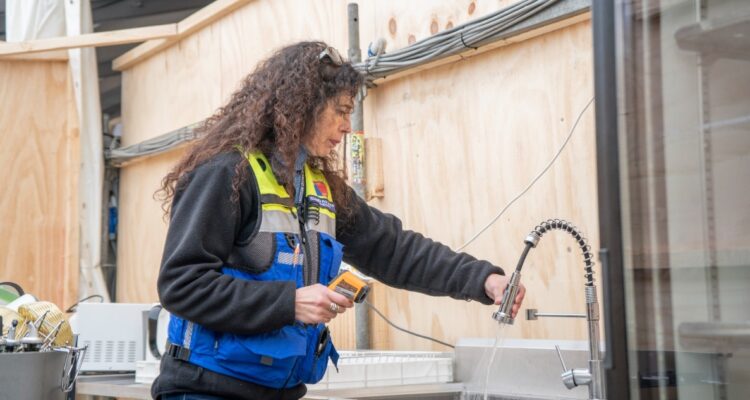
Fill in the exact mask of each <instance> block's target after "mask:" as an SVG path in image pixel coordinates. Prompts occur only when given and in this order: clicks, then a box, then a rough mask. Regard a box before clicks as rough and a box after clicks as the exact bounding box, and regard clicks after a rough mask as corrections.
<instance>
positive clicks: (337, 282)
mask: <svg viewBox="0 0 750 400" xmlns="http://www.w3.org/2000/svg"><path fill="white" fill-rule="evenodd" d="M328 288H329V289H331V290H333V291H334V292H336V293H341V294H342V295H344V296H346V298H348V299H349V300H351V301H353V302H355V303H361V302H363V301H365V297H367V294H368V293H369V292H370V286H369V285H368V284H367V282H365V281H364V280H362V279H360V278H359V277H357V275H355V274H353V273H352V272H351V271H343V272H341V273H339V274H338V275H337V276H336V277H335V278H333V280H332V281H331V283H329V284H328Z"/></svg>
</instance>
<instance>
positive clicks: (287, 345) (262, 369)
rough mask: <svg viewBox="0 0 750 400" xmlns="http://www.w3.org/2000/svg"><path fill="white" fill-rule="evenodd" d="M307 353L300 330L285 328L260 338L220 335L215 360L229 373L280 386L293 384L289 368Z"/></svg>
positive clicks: (305, 343) (256, 336)
mask: <svg viewBox="0 0 750 400" xmlns="http://www.w3.org/2000/svg"><path fill="white" fill-rule="evenodd" d="M306 351H307V340H306V337H305V332H304V331H303V328H300V327H297V326H285V327H283V328H281V329H279V330H277V331H274V332H269V333H263V334H259V335H233V334H229V333H224V334H221V336H220V337H219V339H218V348H217V352H216V359H217V360H221V361H222V362H221V365H222V366H223V367H224V368H226V369H228V370H230V371H232V372H235V373H237V374H240V375H245V376H248V377H252V378H253V379H254V380H258V379H261V380H263V381H264V382H265V383H263V384H265V385H267V386H271V387H281V386H282V385H284V384H285V383H286V384H291V383H294V379H291V378H293V377H292V374H293V371H292V369H293V368H295V366H296V365H297V364H299V361H297V360H298V359H299V358H301V357H302V356H304V355H305V352H306ZM297 368H298V367H297Z"/></svg>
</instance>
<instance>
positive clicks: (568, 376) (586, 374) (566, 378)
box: [555, 345, 592, 389]
mask: <svg viewBox="0 0 750 400" xmlns="http://www.w3.org/2000/svg"><path fill="white" fill-rule="evenodd" d="M555 350H557V358H559V359H560V364H562V368H563V373H562V374H560V378H562V381H563V384H564V385H565V387H566V388H568V389H573V388H574V387H576V386H580V385H590V384H591V380H592V377H591V371H589V370H588V369H583V368H575V369H568V367H567V366H566V365H565V360H564V359H563V356H562V353H561V352H560V346H558V345H555Z"/></svg>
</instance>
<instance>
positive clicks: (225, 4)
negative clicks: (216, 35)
mask: <svg viewBox="0 0 750 400" xmlns="http://www.w3.org/2000/svg"><path fill="white" fill-rule="evenodd" d="M250 1H252V0H217V1H215V2H213V3H211V4H209V5H208V6H206V7H203V8H201V9H200V10H198V11H196V12H195V13H193V14H192V15H190V16H189V17H187V18H185V19H184V20H182V21H180V22H178V23H177V35H175V36H172V37H169V38H166V39H158V40H150V41H148V42H146V43H143V44H142V45H140V46H138V47H136V48H134V49H132V50H130V51H128V52H127V53H125V54H123V55H121V56H120V57H117V58H116V59H115V60H114V61H113V62H112V69H114V70H116V71H122V70H124V69H127V68H130V67H131V66H133V65H135V64H136V63H139V62H141V61H143V60H145V59H147V58H149V57H151V56H152V55H154V54H156V53H158V52H160V51H162V50H164V49H166V48H167V47H169V46H171V45H173V44H175V43H176V42H178V41H179V40H180V39H183V38H184V37H186V36H188V35H190V34H192V33H194V32H197V31H198V30H200V29H201V28H204V27H206V26H208V25H210V24H211V23H213V22H214V21H216V20H218V19H220V18H222V17H224V16H225V15H227V14H230V13H231V12H232V11H234V10H236V9H238V8H240V7H242V6H244V5H245V4H247V3H249V2H250Z"/></svg>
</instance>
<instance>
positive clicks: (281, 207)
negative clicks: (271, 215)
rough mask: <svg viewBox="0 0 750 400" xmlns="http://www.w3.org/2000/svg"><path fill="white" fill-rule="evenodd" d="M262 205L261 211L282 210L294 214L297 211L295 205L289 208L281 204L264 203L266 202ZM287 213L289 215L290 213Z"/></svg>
mask: <svg viewBox="0 0 750 400" xmlns="http://www.w3.org/2000/svg"><path fill="white" fill-rule="evenodd" d="M262 207H263V211H282V212H286V213H295V214H296V213H297V208H296V207H292V208H289V207H287V206H285V205H283V204H272V203H266V204H263V206H262ZM289 215H290V217H291V214H289ZM292 218H293V217H292Z"/></svg>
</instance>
